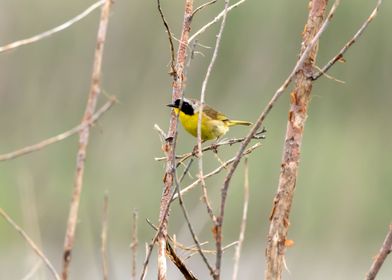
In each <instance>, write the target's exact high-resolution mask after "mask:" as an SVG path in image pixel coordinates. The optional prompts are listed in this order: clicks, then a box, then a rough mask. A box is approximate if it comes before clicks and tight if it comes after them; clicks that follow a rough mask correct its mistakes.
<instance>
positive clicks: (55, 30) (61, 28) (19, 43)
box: [0, 0, 105, 53]
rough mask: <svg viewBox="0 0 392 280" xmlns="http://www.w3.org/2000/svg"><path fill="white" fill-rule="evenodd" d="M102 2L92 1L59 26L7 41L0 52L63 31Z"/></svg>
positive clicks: (102, 0) (101, 0)
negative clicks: (84, 8)
mask: <svg viewBox="0 0 392 280" xmlns="http://www.w3.org/2000/svg"><path fill="white" fill-rule="evenodd" d="M104 3H105V0H100V1H98V2H96V3H94V4H93V5H91V6H90V7H88V8H87V9H86V10H85V11H83V12H82V13H81V14H79V15H77V16H76V17H74V18H72V19H70V20H69V21H67V22H65V23H63V24H61V25H59V26H56V27H55V28H52V29H50V30H47V31H45V32H43V33H40V34H38V35H35V36H33V37H30V38H27V39H23V40H20V41H16V42H13V43H9V44H7V45H5V46H2V47H0V53H2V52H5V51H9V50H12V49H15V48H18V47H21V46H24V45H28V44H31V43H35V42H37V41H40V40H42V39H45V38H47V37H49V36H52V35H53V34H55V33H57V32H60V31H63V30H64V29H67V28H68V27H70V26H71V25H73V24H75V23H77V22H78V21H80V20H81V19H83V18H85V17H86V16H87V15H88V14H90V13H91V12H92V11H94V10H95V9H97V8H98V7H100V6H102V5H103V4H104Z"/></svg>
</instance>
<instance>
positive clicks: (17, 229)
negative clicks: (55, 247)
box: [0, 208, 60, 280]
mask: <svg viewBox="0 0 392 280" xmlns="http://www.w3.org/2000/svg"><path fill="white" fill-rule="evenodd" d="M0 215H1V216H3V218H4V219H5V220H6V221H7V222H8V223H9V224H10V225H11V226H12V227H13V228H14V229H15V230H16V231H17V232H18V233H19V234H20V235H21V236H22V237H23V238H24V239H25V240H26V242H27V243H28V244H29V246H30V247H31V248H32V249H33V251H34V252H35V253H36V254H37V255H38V256H39V257H40V258H41V259H42V261H43V262H44V263H45V265H46V266H47V267H48V269H49V270H50V272H51V273H52V274H53V276H54V278H55V279H56V280H60V276H59V274H58V273H57V271H56V269H55V268H54V266H53V265H52V264H51V263H50V261H49V259H48V258H47V257H46V256H45V254H44V253H43V252H42V251H41V250H40V249H39V248H38V246H37V245H36V244H35V243H34V241H33V240H31V238H30V237H29V236H28V235H27V234H26V233H25V232H24V231H23V229H22V228H21V227H20V226H18V225H17V224H16V223H15V222H14V221H13V220H12V219H11V217H10V216H8V214H7V213H6V212H5V211H4V210H3V209H2V208H0Z"/></svg>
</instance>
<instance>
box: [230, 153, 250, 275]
mask: <svg viewBox="0 0 392 280" xmlns="http://www.w3.org/2000/svg"><path fill="white" fill-rule="evenodd" d="M244 166H245V172H244V173H245V176H244V206H243V210H242V219H241V226H240V236H239V237H238V244H237V247H236V250H235V254H234V269H233V277H232V279H233V280H236V279H237V276H238V268H239V266H240V256H241V249H242V243H243V242H244V239H245V229H246V221H247V217H248V204H249V166H248V159H247V158H245V161H244Z"/></svg>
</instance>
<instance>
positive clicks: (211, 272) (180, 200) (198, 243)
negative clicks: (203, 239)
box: [173, 178, 214, 275]
mask: <svg viewBox="0 0 392 280" xmlns="http://www.w3.org/2000/svg"><path fill="white" fill-rule="evenodd" d="M174 182H175V184H176V193H177V196H178V201H179V204H180V207H181V210H182V213H183V214H184V218H185V221H186V223H187V225H188V229H189V232H190V233H191V236H192V239H193V241H194V242H195V245H196V248H197V250H198V252H199V254H200V256H201V258H202V259H203V262H204V263H205V264H206V266H207V268H208V270H209V271H210V274H211V275H214V269H213V268H212V266H211V265H210V263H209V262H208V259H207V257H206V256H205V255H204V253H203V251H202V248H201V245H200V242H199V239H198V238H197V236H196V233H195V230H194V229H193V226H192V223H191V221H190V219H189V214H188V211H187V210H186V207H185V204H184V201H183V199H182V195H181V187H180V184H179V182H178V180H177V178H175V179H174ZM173 198H174V196H173Z"/></svg>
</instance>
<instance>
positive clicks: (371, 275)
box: [365, 224, 392, 280]
mask: <svg viewBox="0 0 392 280" xmlns="http://www.w3.org/2000/svg"><path fill="white" fill-rule="evenodd" d="M391 251H392V224H390V225H389V230H388V233H387V236H386V237H385V240H384V243H383V244H382V246H381V249H380V251H379V252H378V254H377V256H376V257H375V258H374V261H373V263H372V266H371V267H370V270H369V272H368V273H367V274H366V278H365V279H366V280H373V279H376V276H377V273H378V271H379V270H380V268H381V266H382V265H383V263H384V261H385V259H386V258H387V256H388V255H389V254H390V253H391Z"/></svg>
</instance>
